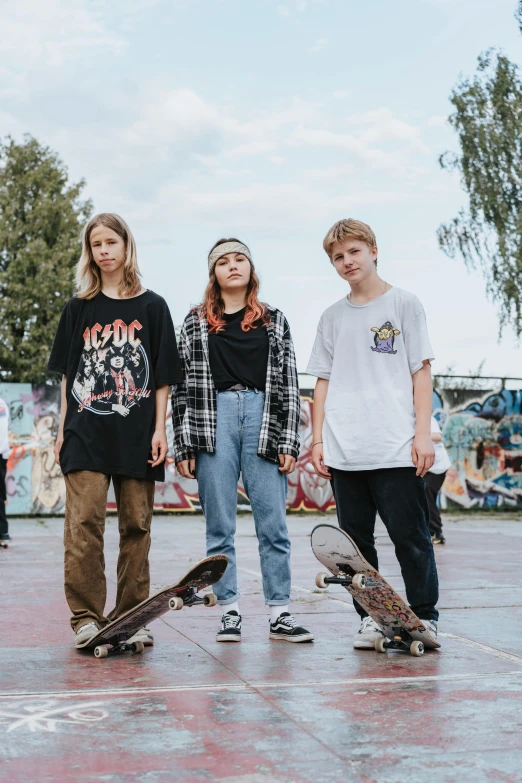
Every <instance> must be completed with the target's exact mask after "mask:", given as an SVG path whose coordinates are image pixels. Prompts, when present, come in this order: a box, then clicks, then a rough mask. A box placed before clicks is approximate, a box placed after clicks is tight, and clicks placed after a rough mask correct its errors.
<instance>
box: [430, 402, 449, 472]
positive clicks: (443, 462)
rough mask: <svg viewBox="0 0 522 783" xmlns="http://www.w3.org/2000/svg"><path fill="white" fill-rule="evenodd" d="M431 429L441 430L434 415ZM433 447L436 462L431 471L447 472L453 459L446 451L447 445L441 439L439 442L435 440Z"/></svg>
mask: <svg viewBox="0 0 522 783" xmlns="http://www.w3.org/2000/svg"><path fill="white" fill-rule="evenodd" d="M431 431H432V432H440V427H439V422H438V421H437V419H436V418H435V417H434V416H432V417H431ZM433 447H434V449H435V462H434V463H433V466H432V467H431V468H430V471H429V472H430V473H438V474H440V473H445V472H446V471H447V470H448V468H450V467H451V460H450V458H449V456H448V452H447V451H446V447H445V446H444V443H443V442H442V441H439V443H435V442H433Z"/></svg>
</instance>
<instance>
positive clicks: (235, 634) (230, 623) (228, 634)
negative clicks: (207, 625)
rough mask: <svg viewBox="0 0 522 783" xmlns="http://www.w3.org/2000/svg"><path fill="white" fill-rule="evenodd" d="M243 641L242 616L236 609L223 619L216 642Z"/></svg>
mask: <svg viewBox="0 0 522 783" xmlns="http://www.w3.org/2000/svg"><path fill="white" fill-rule="evenodd" d="M240 641H241V615H240V614H238V613H237V612H236V611H235V609H233V610H232V611H231V612H227V613H226V614H224V615H223V617H222V618H221V628H220V630H219V631H218V632H217V634H216V642H240Z"/></svg>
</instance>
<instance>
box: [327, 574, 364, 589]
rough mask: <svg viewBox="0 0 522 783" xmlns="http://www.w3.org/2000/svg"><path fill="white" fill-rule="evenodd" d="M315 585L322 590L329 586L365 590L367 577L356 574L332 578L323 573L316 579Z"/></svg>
mask: <svg viewBox="0 0 522 783" xmlns="http://www.w3.org/2000/svg"><path fill="white" fill-rule="evenodd" d="M315 584H316V585H317V587H320V588H321V589H322V590H324V589H325V587H328V585H342V586H343V587H353V588H354V589H355V590H364V588H365V587H366V577H365V576H364V574H356V573H354V574H353V576H349V575H348V574H339V575H338V576H330V574H326V573H324V572H321V573H320V574H317V576H316V577H315Z"/></svg>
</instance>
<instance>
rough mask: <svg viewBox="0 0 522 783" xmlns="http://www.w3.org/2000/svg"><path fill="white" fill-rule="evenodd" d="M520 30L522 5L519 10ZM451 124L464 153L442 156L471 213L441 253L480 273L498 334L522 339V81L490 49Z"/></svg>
mask: <svg viewBox="0 0 522 783" xmlns="http://www.w3.org/2000/svg"><path fill="white" fill-rule="evenodd" d="M518 14H519V16H518V17H517V18H518V19H519V22H520V24H521V26H522V2H521V3H520V5H519V9H518ZM450 100H451V103H452V104H453V107H454V112H453V114H451V116H450V117H449V122H450V124H451V125H452V127H453V128H454V129H455V131H456V132H457V134H458V137H459V143H460V152H459V153H457V154H454V153H449V152H446V153H445V154H443V155H441V157H440V159H439V160H440V165H441V167H442V168H443V169H446V170H450V171H458V172H459V173H460V176H461V183H462V188H463V189H464V191H465V192H466V193H467V194H468V199H469V204H468V208H467V209H461V210H460V211H459V213H458V215H457V216H456V217H455V218H453V220H450V221H449V222H448V223H445V224H443V225H441V226H440V227H439V229H438V239H439V244H440V246H441V248H442V249H443V250H444V252H445V253H446V254H447V255H449V256H450V257H452V258H454V257H455V256H456V255H457V254H459V253H460V254H461V255H462V257H463V258H464V261H465V263H466V264H467V265H468V267H470V268H472V269H476V268H480V269H481V271H482V274H483V276H484V279H485V282H486V291H487V293H488V295H489V297H490V298H491V299H492V300H493V301H494V302H495V303H496V304H497V307H498V313H499V321H500V332H502V329H503V327H504V326H506V325H507V324H510V325H511V326H512V327H513V328H514V330H515V333H516V335H517V337H520V335H521V334H522V81H521V79H520V73H519V70H518V68H517V66H516V65H515V64H513V63H512V62H510V60H509V59H508V58H507V57H505V56H504V55H503V54H501V53H499V52H496V51H495V50H493V49H491V50H489V51H487V52H486V53H484V54H482V55H481V56H480V57H479V61H478V69H477V72H476V73H475V75H474V77H473V78H471V79H461V80H460V82H459V83H458V84H457V85H456V87H455V89H454V90H453V93H452V94H451V98H450Z"/></svg>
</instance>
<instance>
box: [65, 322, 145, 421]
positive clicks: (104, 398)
mask: <svg viewBox="0 0 522 783" xmlns="http://www.w3.org/2000/svg"><path fill="white" fill-rule="evenodd" d="M142 328H143V327H142V325H141V324H140V322H139V321H137V320H134V321H132V323H130V324H126V323H125V322H124V321H122V320H121V319H120V318H118V319H116V320H115V321H114V322H113V323H110V324H105V325H103V326H102V325H101V324H99V323H95V324H94V326H91V327H89V326H87V327H86V329H85V331H84V332H83V340H84V343H83V352H82V356H81V358H80V363H79V366H78V372H77V373H76V377H75V379H74V384H73V389H72V393H73V395H74V397H75V398H76V400H78V404H79V407H78V410H79V412H82V411H84V410H88V411H91V412H92V413H97V414H101V415H104V416H108V415H112V414H116V415H118V414H119V415H120V416H126V415H127V413H128V411H129V409H130V408H132V407H133V406H134V405H139V402H140V400H143V399H146V398H147V397H150V394H151V389H150V388H149V385H148V384H149V362H148V359H147V354H146V352H145V351H144V349H143V346H142V343H141V340H140V338H139V333H140V330H141V329H142Z"/></svg>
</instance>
